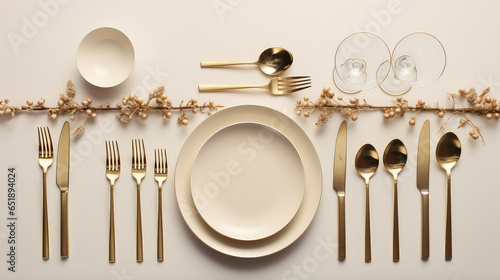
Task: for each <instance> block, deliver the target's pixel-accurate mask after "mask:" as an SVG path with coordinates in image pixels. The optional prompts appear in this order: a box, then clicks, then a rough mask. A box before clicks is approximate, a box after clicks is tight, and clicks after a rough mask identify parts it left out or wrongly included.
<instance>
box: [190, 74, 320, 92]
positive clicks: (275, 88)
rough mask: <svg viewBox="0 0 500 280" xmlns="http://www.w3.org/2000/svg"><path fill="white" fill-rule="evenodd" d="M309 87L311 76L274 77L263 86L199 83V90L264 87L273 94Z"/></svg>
mask: <svg viewBox="0 0 500 280" xmlns="http://www.w3.org/2000/svg"><path fill="white" fill-rule="evenodd" d="M309 87H311V77H310V76H296V77H278V78H273V79H271V81H270V82H269V84H267V85H262V86H230V85H198V91H199V92H210V91H225V90H229V89H247V88H262V89H267V90H268V91H269V92H270V93H271V94H272V95H285V94H289V93H292V92H296V91H299V90H303V89H306V88H309Z"/></svg>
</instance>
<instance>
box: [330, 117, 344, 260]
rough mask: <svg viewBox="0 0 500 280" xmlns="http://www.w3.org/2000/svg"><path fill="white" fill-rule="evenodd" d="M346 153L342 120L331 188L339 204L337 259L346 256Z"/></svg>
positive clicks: (336, 144) (336, 145)
mask: <svg viewBox="0 0 500 280" xmlns="http://www.w3.org/2000/svg"><path fill="white" fill-rule="evenodd" d="M346 154H347V123H346V121H343V122H342V124H341V125H340V128H339V133H338V135H337V141H336V143H335V153H334V162H333V189H334V190H335V191H336V192H337V197H338V204H339V209H338V211H339V226H338V229H339V230H338V231H339V232H338V236H339V250H338V254H339V259H340V260H343V259H345V257H346V249H345V247H346V242H345V173H346Z"/></svg>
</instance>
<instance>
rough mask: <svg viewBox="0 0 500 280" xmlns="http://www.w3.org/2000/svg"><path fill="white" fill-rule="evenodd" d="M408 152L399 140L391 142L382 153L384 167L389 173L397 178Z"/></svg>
mask: <svg viewBox="0 0 500 280" xmlns="http://www.w3.org/2000/svg"><path fill="white" fill-rule="evenodd" d="M407 158H408V151H407V150H406V146H405V144H403V142H401V140H399V139H394V140H392V141H391V142H390V143H389V144H388V145H387V147H386V148H385V151H384V166H385V169H387V171H389V173H391V174H392V175H394V176H397V174H398V173H399V172H401V170H403V168H404V167H405V165H406V160H407Z"/></svg>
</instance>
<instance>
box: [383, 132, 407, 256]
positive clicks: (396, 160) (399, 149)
mask: <svg viewBox="0 0 500 280" xmlns="http://www.w3.org/2000/svg"><path fill="white" fill-rule="evenodd" d="M407 157H408V152H407V150H406V146H405V144H403V142H401V140H399V139H394V140H392V141H391V142H390V143H389V144H388V145H387V147H386V148H385V151H384V166H385V169H387V171H389V173H391V174H392V176H393V178H394V221H393V228H392V260H393V261H395V262H397V261H399V218H398V217H399V214H398V174H399V172H401V170H403V168H404V167H405V165H406V159H407Z"/></svg>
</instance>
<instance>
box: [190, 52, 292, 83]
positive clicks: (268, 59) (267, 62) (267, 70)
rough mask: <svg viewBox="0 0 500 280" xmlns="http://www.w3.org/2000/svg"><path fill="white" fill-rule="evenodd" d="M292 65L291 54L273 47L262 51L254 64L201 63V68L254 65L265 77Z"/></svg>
mask: <svg viewBox="0 0 500 280" xmlns="http://www.w3.org/2000/svg"><path fill="white" fill-rule="evenodd" d="M292 63H293V56H292V54H291V53H290V52H289V51H287V50H285V49H284V48H279V47H274V48H269V49H266V50H264V51H263V52H262V53H261V54H260V56H259V60H257V61H255V62H202V63H200V66H201V68H208V67H224V66H233V65H245V64H256V65H257V66H259V68H260V70H261V71H262V72H263V73H264V74H267V75H271V76H274V75H278V74H281V73H282V72H283V71H285V70H286V69H288V68H290V66H291V65H292Z"/></svg>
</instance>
